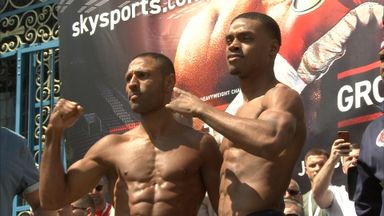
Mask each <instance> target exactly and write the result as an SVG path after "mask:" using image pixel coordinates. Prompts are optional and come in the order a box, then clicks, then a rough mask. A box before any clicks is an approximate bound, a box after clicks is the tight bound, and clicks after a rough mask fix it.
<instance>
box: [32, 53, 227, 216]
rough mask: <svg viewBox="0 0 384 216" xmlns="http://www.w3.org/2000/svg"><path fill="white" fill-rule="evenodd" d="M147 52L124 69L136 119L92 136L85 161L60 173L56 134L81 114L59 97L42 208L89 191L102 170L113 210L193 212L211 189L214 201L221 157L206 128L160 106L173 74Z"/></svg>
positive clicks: (47, 152)
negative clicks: (121, 130)
mask: <svg viewBox="0 0 384 216" xmlns="http://www.w3.org/2000/svg"><path fill="white" fill-rule="evenodd" d="M162 74H163V73H162V68H161V64H160V63H159V61H158V60H155V58H153V57H151V56H145V57H138V58H135V59H134V60H133V61H132V62H131V63H130V65H129V68H128V72H127V73H126V76H125V78H126V81H127V84H126V91H127V95H128V98H129V103H130V106H131V108H132V110H133V111H135V112H137V113H140V115H141V117H142V121H141V124H140V125H139V126H138V127H136V128H134V129H132V130H130V131H128V132H126V133H124V134H121V135H118V134H111V135H107V136H105V137H104V138H102V139H100V140H99V141H97V142H96V143H95V144H94V145H93V146H92V147H91V148H90V149H89V151H88V152H87V153H86V155H85V156H84V158H83V159H81V160H79V161H77V162H76V163H74V164H73V165H71V166H70V167H69V168H68V170H67V172H64V170H63V166H62V164H61V161H60V159H59V158H60V140H61V138H62V135H63V133H64V129H65V128H68V127H70V126H72V125H73V124H74V123H75V122H76V120H77V119H78V118H79V117H80V116H81V114H82V113H83V111H84V110H83V108H82V107H81V106H80V105H79V104H77V103H76V102H72V101H68V100H65V99H60V100H59V101H58V103H57V105H56V107H55V109H54V112H53V113H52V114H51V117H50V120H49V124H48V128H47V130H46V134H45V135H46V145H45V149H44V154H43V158H42V162H41V168H40V175H41V182H40V184H41V190H40V196H41V198H42V204H43V206H46V207H47V208H51V209H57V208H60V207H61V206H64V205H65V204H68V203H71V202H72V201H74V200H77V199H78V198H80V197H81V196H82V195H84V194H86V193H88V192H89V191H90V190H91V189H92V188H93V187H94V186H95V185H96V184H97V182H98V181H99V179H100V178H101V177H102V176H103V175H105V176H106V177H107V178H108V182H109V191H113V193H112V198H113V201H114V207H115V213H116V215H159V216H162V215H164V216H168V215H196V212H197V210H198V207H199V206H200V203H201V201H202V199H203V197H204V194H205V191H207V192H208V195H209V196H210V199H211V202H212V204H213V206H214V208H215V209H217V205H218V191H219V189H218V188H219V186H218V184H219V170H220V164H221V161H222V159H221V155H220V152H219V149H218V147H217V143H216V142H215V140H214V139H213V137H211V136H210V135H208V134H203V133H201V132H197V131H195V130H193V129H191V128H190V127H187V126H184V125H181V124H180V123H178V122H177V121H176V120H175V118H174V117H173V115H172V113H171V112H170V111H168V110H166V109H165V108H164V105H165V104H166V103H168V102H169V101H170V98H171V95H172V89H173V86H174V83H175V79H174V74H170V75H162Z"/></svg>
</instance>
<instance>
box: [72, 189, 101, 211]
mask: <svg viewBox="0 0 384 216" xmlns="http://www.w3.org/2000/svg"><path fill="white" fill-rule="evenodd" d="M71 207H72V215H73V216H93V215H95V212H96V207H95V203H94V202H93V199H92V198H91V196H90V195H88V194H86V195H84V196H83V197H81V198H80V199H78V200H76V201H75V202H73V203H72V204H71Z"/></svg>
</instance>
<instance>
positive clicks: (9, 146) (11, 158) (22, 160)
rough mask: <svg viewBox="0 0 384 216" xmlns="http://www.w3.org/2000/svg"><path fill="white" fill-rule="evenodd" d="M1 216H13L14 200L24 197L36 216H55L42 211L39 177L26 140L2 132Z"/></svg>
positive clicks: (7, 131) (9, 131)
mask: <svg viewBox="0 0 384 216" xmlns="http://www.w3.org/2000/svg"><path fill="white" fill-rule="evenodd" d="M0 160H1V161H0V164H1V166H0V215H12V199H13V197H14V196H16V195H20V196H23V197H24V199H26V200H27V202H28V204H29V205H30V206H31V208H32V211H33V212H34V215H54V211H47V210H44V209H42V208H40V199H39V190H38V189H39V182H38V181H39V173H38V171H37V168H36V166H35V161H34V160H33V157H32V155H31V153H30V151H29V150H28V148H27V141H26V139H25V138H24V137H22V136H20V135H18V134H16V133H15V132H13V131H11V130H9V129H7V128H4V127H1V128H0Z"/></svg>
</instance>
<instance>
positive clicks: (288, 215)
mask: <svg viewBox="0 0 384 216" xmlns="http://www.w3.org/2000/svg"><path fill="white" fill-rule="evenodd" d="M285 216H299V215H298V214H286V215H285Z"/></svg>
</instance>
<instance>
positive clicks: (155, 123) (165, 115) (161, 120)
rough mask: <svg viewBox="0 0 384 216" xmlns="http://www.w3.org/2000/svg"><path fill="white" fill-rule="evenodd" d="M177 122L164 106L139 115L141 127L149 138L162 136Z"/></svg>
mask: <svg viewBox="0 0 384 216" xmlns="http://www.w3.org/2000/svg"><path fill="white" fill-rule="evenodd" d="M176 123H177V122H176V121H175V119H174V117H173V115H172V113H171V112H170V111H169V110H167V109H166V108H161V109H159V110H156V111H152V112H150V113H146V114H145V115H142V116H141V127H142V128H143V129H144V130H145V131H146V133H148V135H149V136H150V138H156V137H160V136H163V135H165V134H166V133H167V131H168V130H169V129H170V128H171V127H173V126H174V125H175V124H176Z"/></svg>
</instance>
